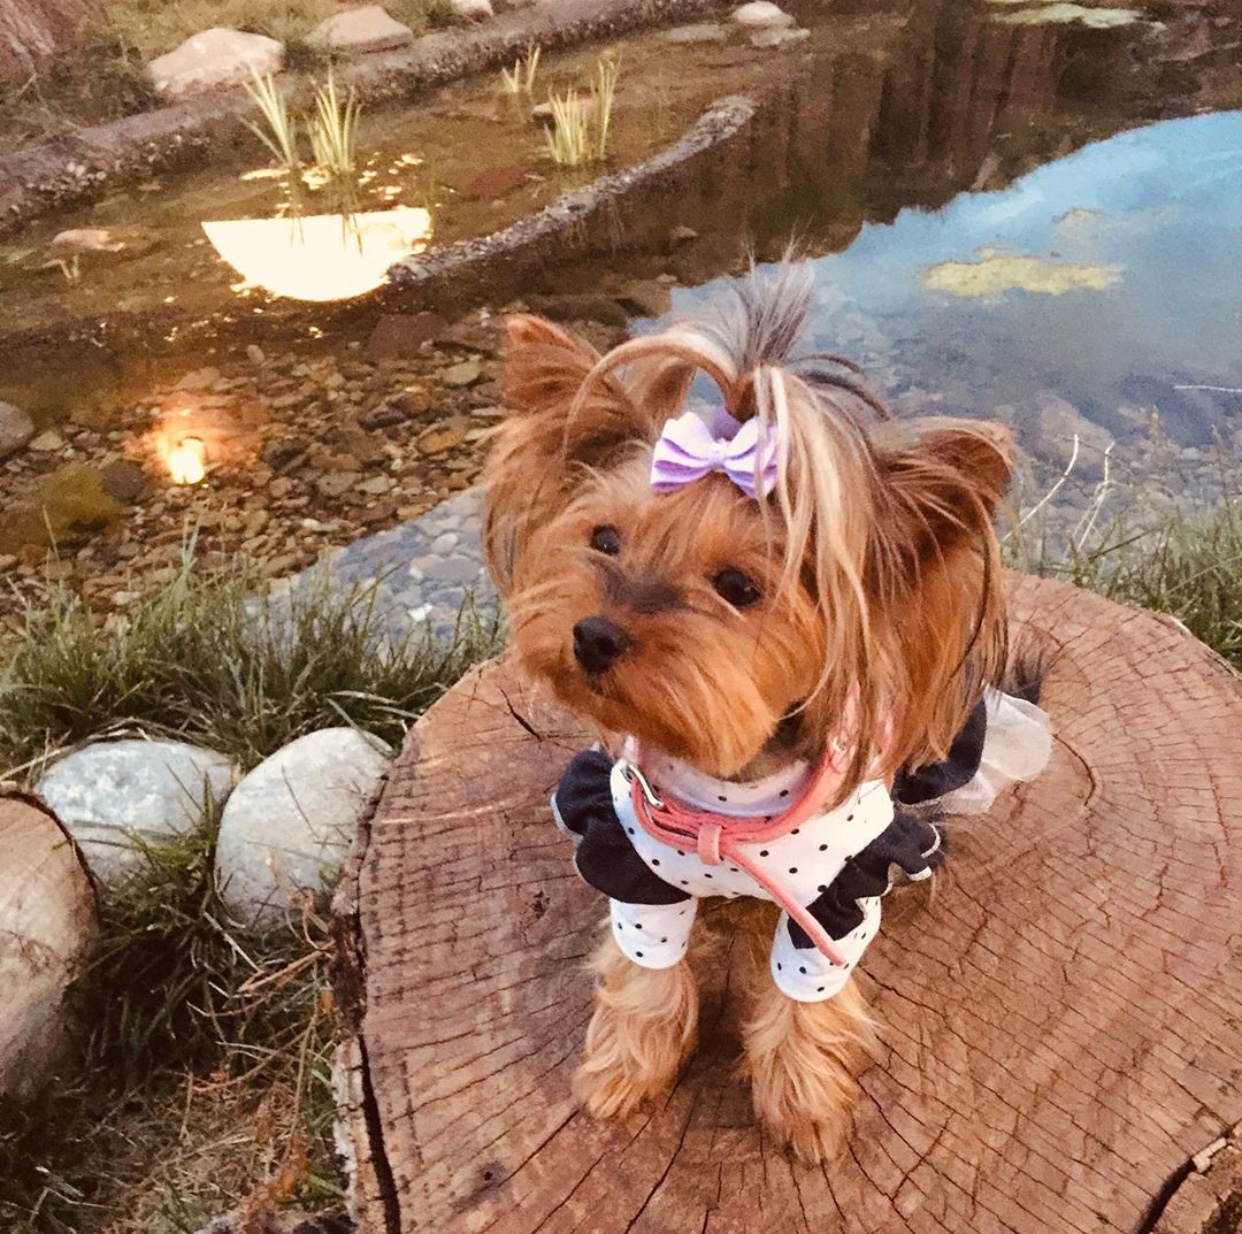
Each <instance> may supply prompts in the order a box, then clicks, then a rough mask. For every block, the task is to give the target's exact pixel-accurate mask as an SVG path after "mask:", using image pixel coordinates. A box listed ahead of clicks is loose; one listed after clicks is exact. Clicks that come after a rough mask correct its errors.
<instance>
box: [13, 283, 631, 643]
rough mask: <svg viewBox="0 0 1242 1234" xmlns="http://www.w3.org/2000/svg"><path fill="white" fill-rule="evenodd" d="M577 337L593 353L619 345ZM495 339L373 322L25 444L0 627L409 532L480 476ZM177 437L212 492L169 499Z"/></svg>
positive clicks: (612, 338)
mask: <svg viewBox="0 0 1242 1234" xmlns="http://www.w3.org/2000/svg"><path fill="white" fill-rule="evenodd" d="M514 307H516V306H514ZM543 307H544V308H545V310H546V309H547V308H548V307H549V306H548V305H547V304H544V305H543ZM551 307H552V308H555V307H556V306H555V305H552V306H551ZM614 308H615V312H616V313H617V314H618V315H619V316H620V317H621V318H622V319H624V312H623V310H622V309H621V308H620V307H619V306H614ZM573 328H575V329H577V330H578V331H579V332H581V333H583V334H585V335H586V336H587V337H590V338H591V339H592V340H593V341H594V342H595V343H596V344H597V345H598V346H601V347H608V346H611V345H612V344H613V343H615V342H616V341H618V340H619V339H620V338H621V337H622V336H623V334H624V327H623V326H620V325H618V324H615V323H614V324H612V325H605V324H602V323H599V322H589V321H588V322H580V323H575V325H574V327H573ZM502 335H503V318H502V317H500V316H492V315H489V314H488V313H487V312H486V311H483V312H479V313H476V314H473V315H471V316H470V317H467V318H465V319H463V320H462V321H459V322H457V323H456V324H453V325H448V324H446V323H444V322H443V321H441V320H440V319H437V318H433V317H432V316H431V315H430V314H420V315H415V316H412V317H407V318H387V319H383V320H382V321H381V322H380V324H379V325H378V326H377V327H376V329H375V331H374V332H373V334H372V335H371V338H370V340H369V342H368V343H366V344H361V343H357V342H355V343H353V344H351V345H348V346H346V347H345V348H343V349H341V350H340V351H339V352H334V351H324V352H323V353H321V354H319V355H315V356H307V355H305V354H294V353H279V354H273V355H270V356H269V355H265V354H264V353H263V352H262V350H261V349H260V348H258V347H257V346H254V345H252V346H251V347H250V348H248V349H247V351H246V352H243V353H241V354H239V355H238V356H237V357H235V358H234V359H232V360H231V361H230V362H227V363H226V362H220V363H219V364H218V365H217V366H213V367H210V368H200V369H196V370H194V371H191V372H189V373H186V374H184V375H183V376H182V377H181V378H180V379H179V380H178V381H176V382H174V383H171V384H168V385H164V386H160V387H158V388H156V389H155V390H153V391H151V392H150V393H148V394H145V395H143V396H142V397H140V398H138V399H136V400H135V401H134V402H133V403H132V404H130V405H127V406H122V407H121V408H118V409H116V410H114V411H112V412H110V413H102V412H101V413H96V412H94V411H91V410H84V411H79V412H77V413H75V415H74V417H73V418H72V419H71V420H70V422H68V423H67V424H64V425H62V426H59V427H57V428H54V429H48V430H45V431H43V432H41V433H39V434H37V435H36V436H35V437H34V438H33V439H32V440H31V441H30V442H29V443H28V444H27V446H26V448H25V449H22V450H19V451H18V452H16V453H15V454H13V455H12V456H10V457H9V458H8V459H7V460H5V461H4V462H0V504H2V505H3V507H4V509H5V510H6V511H7V512H8V518H7V519H6V521H5V525H4V527H3V528H2V529H0V572H2V573H3V575H4V577H5V578H6V580H7V581H8V582H9V586H8V587H7V588H5V589H4V590H3V591H0V618H3V619H7V620H8V621H10V622H12V621H13V620H14V619H15V618H16V617H17V616H18V615H19V614H20V613H21V611H22V610H23V608H24V607H25V606H26V605H27V604H34V605H36V606H37V605H38V604H39V603H40V602H41V600H42V599H43V598H44V597H45V596H46V594H47V590H48V588H49V586H55V585H63V586H65V587H68V588H71V589H73V590H76V591H79V592H81V594H82V595H84V596H85V597H86V598H87V600H88V601H89V602H90V604H91V606H92V608H93V609H94V610H95V611H96V612H97V614H99V615H100V617H101V619H102V618H103V617H106V615H107V614H108V613H111V612H116V611H120V612H123V611H124V610H125V609H126V608H127V607H128V606H129V605H131V604H132V603H133V602H134V601H135V600H136V599H137V598H138V597H139V596H140V595H141V594H142V593H143V592H144V590H145V589H147V588H150V587H151V586H155V585H158V584H159V583H161V582H163V581H166V580H167V579H168V578H170V577H171V576H172V574H173V573H174V572H175V570H176V569H177V566H178V564H179V563H180V561H181V559H182V555H183V553H184V552H185V551H186V545H187V544H189V543H191V542H192V543H193V552H194V553H195V556H196V558H197V559H198V560H199V562H200V563H201V564H202V565H203V566H204V567H205V568H208V569H210V568H211V567H213V566H215V565H219V564H222V563H223V562H224V561H225V560H226V559H230V558H235V557H241V558H243V559H245V560H246V561H248V562H250V563H252V564H253V565H254V567H255V569H256V571H257V573H258V574H259V575H260V576H261V577H263V578H267V579H278V578H281V577H283V576H287V575H292V574H295V573H297V572H298V571H301V570H303V569H306V568H307V567H309V566H311V565H313V564H314V563H316V562H318V561H321V560H323V559H325V558H328V557H331V556H333V555H334V554H335V552H336V551H337V550H339V549H340V548H342V547H343V546H345V545H347V544H349V543H351V542H353V541H355V540H357V539H359V538H360V537H363V536H366V535H368V534H369V533H374V532H378V531H383V530H385V529H387V528H392V527H394V526H398V525H401V524H404V523H407V522H409V521H411V520H415V519H418V518H419V516H421V515H423V514H425V513H427V512H428V511H429V510H431V509H432V508H433V507H435V506H437V505H439V504H440V503H441V502H443V501H444V500H445V499H446V498H449V497H452V496H453V495H454V494H456V493H460V492H463V491H464V490H466V489H468V488H469V487H470V486H471V484H472V483H473V482H474V480H475V478H476V476H477V474H478V470H479V467H480V465H481V461H482V457H483V453H484V450H485V445H486V438H487V436H488V431H489V429H490V428H491V427H492V426H493V425H494V424H495V423H496V422H497V420H498V419H499V418H500V416H501V415H502V414H503V412H502V408H501V406H500V403H501V392H500V386H499V382H498V377H499V360H498V356H499V352H500V348H501V343H502ZM187 438H188V439H191V440H194V441H200V442H202V443H204V448H205V451H206V475H205V476H204V478H203V480H202V481H201V482H200V483H194V484H175V483H173V482H172V480H171V478H170V475H169V470H168V455H169V453H170V450H171V449H173V448H175V447H176V446H177V445H178V444H179V442H180V441H182V440H185V439H187Z"/></svg>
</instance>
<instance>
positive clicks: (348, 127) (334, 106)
mask: <svg viewBox="0 0 1242 1234" xmlns="http://www.w3.org/2000/svg"><path fill="white" fill-rule="evenodd" d="M361 111H362V108H361V106H360V105H359V103H358V100H357V98H356V97H355V95H354V92H353V90H350V92H349V94H348V95H347V96H345V97H342V95H341V93H340V91H339V90H338V89H337V85H336V75H335V74H334V73H333V72H331V70H329V72H328V80H327V83H326V84H325V85H323V86H321V87H320V88H318V89H317V90H316V91H315V114H314V115H313V116H311V117H310V120H309V121H308V126H307V127H308V129H309V131H310V141H311V149H312V151H313V152H314V156H315V163H316V164H317V165H318V166H319V167H320V168H321V169H322V170H323V171H325V172H326V173H327V174H328V175H330V176H332V177H334V178H335V179H337V180H347V179H349V178H350V177H352V176H353V175H354V173H355V171H356V170H357V163H358V116H359V114H360V112H361Z"/></svg>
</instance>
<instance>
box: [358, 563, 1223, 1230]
mask: <svg viewBox="0 0 1242 1234" xmlns="http://www.w3.org/2000/svg"><path fill="white" fill-rule="evenodd" d="M1010 593H1011V600H1012V611H1013V615H1014V618H1015V621H1016V624H1017V625H1018V626H1019V627H1022V626H1025V627H1027V628H1029V629H1031V630H1032V631H1034V632H1035V633H1036V634H1037V635H1038V636H1039V637H1040V638H1041V640H1042V641H1043V642H1045V643H1046V644H1047V646H1048V648H1049V649H1050V651H1051V653H1052V657H1053V658H1052V663H1051V668H1050V671H1049V675H1048V678H1047V682H1046V687H1045V693H1044V698H1043V704H1044V706H1045V707H1046V708H1047V709H1048V710H1049V711H1050V712H1051V714H1052V717H1053V721H1054V724H1055V726H1056V730H1057V744H1056V751H1055V755H1054V760H1053V764H1052V766H1051V767H1050V768H1049V770H1048V771H1047V772H1046V773H1045V774H1044V775H1043V776H1042V777H1041V778H1040V779H1039V780H1037V781H1036V782H1035V783H1034V784H1031V785H1028V786H1025V787H1024V788H1022V789H1021V790H1020V791H1019V792H1017V793H1016V794H1014V795H1011V796H1009V797H1008V798H1005V799H1002V801H1001V802H998V804H997V806H996V807H995V809H994V810H993V811H992V813H991V814H989V815H987V816H985V817H981V818H971V819H961V820H949V823H948V835H949V844H950V853H949V860H948V862H947V864H946V866H945V868H944V870H943V871H942V872H941V874H940V875H939V876H938V879H937V885H936V887H935V889H934V891H933V893H932V894H931V896H930V897H926V896H922V895H918V894H912V895H910V896H908V897H906V898H905V899H904V901H899V902H898V903H897V904H896V905H895V906H894V907H895V911H894V912H892V913H890V914H888V920H887V922H886V928H885V929H884V930H883V931H882V932H881V936H880V938H879V939H878V940H877V942H876V943H875V944H874V945H873V946H872V948H871V949H870V950H869V951H868V953H867V957H866V959H865V961H864V963H863V966H862V968H863V973H862V977H861V981H862V985H863V989H864V991H865V993H866V994H867V996H868V997H869V999H870V1000H871V1003H872V1006H873V1009H874V1012H875V1014H876V1016H877V1017H878V1019H879V1020H880V1022H881V1024H882V1025H883V1036H884V1046H883V1049H882V1051H881V1054H880V1057H879V1058H878V1059H877V1061H876V1062H875V1064H874V1065H872V1066H870V1067H869V1068H868V1069H867V1070H866V1072H865V1073H864V1074H863V1076H862V1087H863V1091H864V1096H863V1100H862V1102H861V1104H860V1107H859V1110H858V1115H857V1118H856V1122H855V1133H854V1136H853V1139H852V1141H851V1143H850V1146H849V1149H848V1152H847V1153H846V1154H845V1156H844V1158H843V1159H842V1160H840V1161H838V1162H836V1163H834V1164H831V1165H829V1166H826V1167H824V1168H808V1167H805V1166H800V1165H796V1164H793V1163H791V1162H790V1161H788V1160H787V1159H786V1157H785V1155H784V1154H783V1153H782V1152H781V1151H780V1150H779V1148H778V1147H777V1146H776V1145H774V1144H773V1143H771V1142H770V1141H769V1140H767V1139H765V1138H764V1136H763V1135H761V1133H760V1131H759V1130H758V1128H757V1127H756V1125H755V1122H754V1118H753V1116H752V1113H751V1108H750V1101H749V1093H748V1091H747V1088H746V1086H745V1083H744V1082H743V1081H741V1080H739V1079H738V1078H737V1075H736V1062H737V1058H738V1053H739V1051H738V1041H737V1035H736V1023H737V1010H738V1009H737V1008H736V1007H734V1006H733V1003H732V1001H731V1000H730V998H729V997H728V993H727V985H728V974H729V956H728V949H727V948H728V942H727V939H728V933H727V929H726V928H725V925H726V923H725V922H724V919H723V917H722V914H721V913H719V912H717V913H712V912H710V911H709V912H707V913H705V914H704V919H703V920H702V921H701V922H700V925H699V927H698V929H699V934H700V935H701V936H702V937H701V945H700V947H699V951H698V953H697V954H696V956H695V963H696V968H697V970H698V972H699V975H700V978H701V980H702V982H703V985H704V990H705V1002H704V1019H703V1042H702V1045H701V1046H700V1049H699V1052H698V1054H697V1056H696V1057H695V1059H694V1061H693V1062H692V1064H691V1065H690V1067H689V1069H688V1070H687V1072H686V1074H685V1075H684V1076H683V1077H682V1079H681V1081H680V1083H679V1084H678V1085H677V1087H676V1089H675V1090H674V1091H673V1092H672V1093H671V1094H670V1095H669V1096H668V1097H667V1099H666V1100H663V1101H661V1102H660V1103H658V1104H657V1105H656V1106H655V1107H654V1108H652V1109H649V1110H647V1111H645V1112H642V1113H640V1114H637V1115H635V1116H633V1117H631V1118H629V1119H626V1120H623V1121H619V1122H615V1123H611V1124H598V1123H594V1122H592V1121H590V1120H589V1119H587V1118H586V1117H584V1116H583V1115H582V1114H580V1113H578V1112H577V1111H576V1110H575V1107H574V1103H573V1101H572V1099H571V1096H570V1078H571V1075H572V1073H573V1070H574V1067H575V1065H576V1062H577V1058H578V1054H579V1050H580V1048H581V1044H582V1036H583V1031H584V1028H585V1025H586V1020H587V1017H588V1014H589V1010H590V1001H591V982H590V979H589V978H588V976H587V975H586V974H585V973H584V972H583V970H582V962H583V960H584V959H585V958H586V956H587V955H588V953H589V952H590V951H591V949H592V947H593V945H594V943H595V941H596V940H597V938H598V937H599V932H600V931H599V927H600V923H601V921H602V919H603V916H604V904H603V902H602V900H601V899H600V898H599V897H598V896H597V895H596V893H594V892H593V891H591V890H590V889H589V888H587V887H586V886H585V885H583V884H582V883H581V882H579V880H578V879H577V877H576V875H575V874H574V872H573V869H572V866H571V864H570V844H569V841H567V840H566V839H564V838H563V837H562V836H561V835H560V834H559V833H558V832H557V831H556V829H555V828H554V827H553V825H552V822H551V818H550V815H549V810H548V798H549V795H550V794H551V792H552V789H553V787H554V785H555V783H556V781H557V778H558V776H559V774H560V772H561V770H562V768H563V767H564V765H565V762H566V761H567V759H568V758H569V757H570V756H571V754H573V753H574V752H576V751H577V750H578V749H580V748H581V747H582V746H583V744H584V742H585V741H586V740H587V734H585V733H584V732H583V730H582V729H581V727H580V726H579V725H578V724H577V723H576V722H575V721H574V720H572V719H571V718H570V717H569V716H567V715H566V714H565V713H564V712H563V711H562V710H561V709H560V708H559V707H557V706H556V705H554V703H553V702H552V701H551V700H550V699H549V698H547V697H546V696H545V695H544V694H542V693H541V692H539V691H538V690H535V689H533V688H531V687H530V686H528V685H525V684H523V683H522V682H520V681H519V680H518V679H517V678H516V677H515V676H514V674H513V673H512V672H511V670H510V669H509V668H508V667H507V666H506V665H505V664H504V663H503V662H501V663H498V664H490V665H487V666H485V667H484V668H482V669H481V670H479V671H476V672H474V673H472V674H471V675H470V676H469V677H467V678H466V679H465V680H464V681H462V682H461V683H460V684H459V685H458V686H457V687H456V688H455V689H454V690H453V691H452V692H451V693H450V694H449V695H448V696H446V697H445V698H444V699H443V700H442V701H441V702H440V703H438V704H437V705H436V706H435V707H434V708H433V709H432V710H431V711H430V712H428V714H427V715H426V716H425V717H424V718H423V719H422V720H421V721H420V722H419V723H418V724H417V725H416V726H415V728H414V729H413V731H412V733H411V735H410V738H409V740H408V742H407V744H406V747H405V749H404V751H403V753H402V755H401V756H400V758H399V759H398V760H397V762H396V763H395V765H394V767H393V769H392V772H391V775H390V779H389V781H388V784H387V787H386V789H385V791H384V793H383V795H382V797H381V798H380V800H379V802H378V805H377V807H376V810H375V812H374V814H373V816H372V817H371V818H370V820H369V821H368V822H366V823H364V825H363V827H362V831H361V834H360V836H359V840H358V844H357V846H356V848H355V854H354V858H353V862H352V868H351V869H350V870H348V871H347V872H346V877H345V879H344V881H343V883H342V887H341V890H340V892H339V894H338V901H337V911H338V934H339V939H340V944H341V954H340V963H339V965H338V970H339V971H338V995H339V998H340V1002H341V1006H342V1009H343V1012H344V1015H345V1019H346V1032H347V1035H346V1044H345V1047H344V1050H343V1054H342V1060H343V1064H344V1065H343V1066H342V1068H341V1069H340V1075H339V1076H338V1082H339V1089H340V1094H341V1100H342V1106H343V1111H344V1116H345V1118H346V1121H347V1127H348V1131H349V1136H350V1139H351V1141H352V1150H353V1155H354V1171H355V1184H356V1196H355V1200H356V1205H357V1209H358V1216H359V1224H360V1229H361V1230H362V1231H364V1232H365V1234H396V1232H398V1231H409V1230H431V1231H436V1232H437V1234H449V1232H452V1231H458V1230H461V1231H471V1232H473V1234H481V1232H482V1231H491V1232H493V1234H519V1232H523V1234H525V1232H531V1234H533V1232H534V1231H539V1232H540V1234H557V1232H560V1231H574V1230H576V1231H584V1232H585V1231H591V1232H594V1234H614V1232H615V1234H621V1232H622V1231H633V1232H634V1234H638V1232H640V1231H641V1232H648V1234H653V1232H659V1234H664V1232H669V1234H681V1232H683V1231H708V1232H726V1231H738V1232H741V1231H747V1232H750V1234H764V1232H766V1231H774V1232H775V1231H780V1232H781V1234H786V1232H795V1231H806V1232H808V1234H809V1232H810V1231H814V1232H815V1234H833V1232H846V1231H848V1232H850V1234H857V1232H865V1234H878V1232H882V1231H884V1232H886V1231H950V1232H952V1234H957V1232H968V1234H991V1232H992V1231H1017V1232H1020V1234H1074V1232H1081V1234H1097V1232H1100V1234H1102V1232H1104V1231H1126V1232H1127V1234H1130V1232H1134V1231H1144V1230H1150V1229H1152V1228H1153V1227H1154V1225H1155V1223H1156V1222H1157V1220H1159V1219H1160V1218H1161V1215H1162V1213H1164V1212H1165V1209H1166V1208H1169V1209H1170V1210H1171V1208H1172V1206H1169V1205H1168V1204H1167V1201H1168V1199H1169V1197H1170V1196H1171V1195H1172V1194H1173V1193H1174V1191H1175V1190H1176V1187H1177V1185H1178V1184H1179V1182H1180V1181H1181V1180H1182V1179H1183V1177H1184V1176H1185V1174H1186V1171H1187V1169H1188V1168H1189V1167H1188V1163H1189V1162H1190V1160H1191V1159H1192V1158H1193V1156H1194V1155H1195V1154H1197V1153H1200V1152H1201V1151H1203V1150H1204V1149H1205V1147H1206V1146H1208V1145H1210V1144H1212V1143H1213V1142H1214V1141H1217V1140H1218V1139H1219V1138H1220V1137H1221V1136H1222V1135H1225V1134H1227V1132H1228V1130H1229V1129H1230V1128H1231V1127H1233V1126H1234V1125H1235V1124H1237V1123H1238V1122H1240V1121H1242V1062H1240V1061H1239V1060H1242V817H1240V815H1242V688H1240V685H1239V678H1238V676H1237V674H1235V673H1234V672H1233V671H1232V670H1230V669H1229V668H1228V667H1227V666H1226V665H1225V664H1224V662H1223V661H1221V660H1220V659H1219V658H1217V657H1216V656H1215V655H1213V654H1212V653H1211V652H1210V651H1208V650H1207V649H1206V648H1204V647H1203V646H1202V645H1201V644H1199V643H1198V642H1197V641H1195V640H1194V639H1193V638H1191V637H1190V635H1188V634H1187V633H1186V632H1185V631H1184V630H1183V629H1182V628H1181V627H1179V626H1178V625H1177V623H1175V622H1173V621H1171V620H1169V619H1167V618H1161V617H1157V616H1153V615H1151V614H1148V613H1142V612H1138V611H1135V610H1131V609H1125V608H1121V607H1119V606H1117V605H1115V604H1111V603H1109V602H1107V601H1105V600H1103V599H1101V598H1099V597H1098V596H1094V595H1091V594H1088V593H1084V592H1080V591H1077V590H1075V589H1073V588H1071V587H1069V586H1067V585H1064V584H1060V583H1055V582H1049V581H1042V580H1035V579H1031V578H1023V577H1020V576H1014V577H1013V578H1012V580H1011V587H1010ZM916 900H917V901H918V903H916V902H915V901H916ZM915 910H917V911H915ZM1171 1216H1172V1211H1170V1212H1169V1213H1168V1214H1166V1218H1167V1217H1171ZM1160 1228H1161V1230H1162V1232H1163V1234H1200V1231H1199V1229H1198V1228H1196V1229H1195V1230H1193V1231H1191V1230H1190V1229H1189V1228H1186V1229H1185V1230H1183V1229H1181V1228H1172V1227H1169V1226H1168V1224H1167V1220H1166V1223H1165V1224H1162V1225H1161V1227H1160Z"/></svg>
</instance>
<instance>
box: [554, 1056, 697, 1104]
mask: <svg viewBox="0 0 1242 1234" xmlns="http://www.w3.org/2000/svg"><path fill="white" fill-rule="evenodd" d="M677 1070H678V1068H677V1067H676V1066H674V1067H672V1068H671V1069H670V1068H667V1067H652V1066H649V1065H644V1063H643V1062H642V1061H640V1060H638V1059H635V1058H632V1057H626V1056H625V1055H624V1053H623V1052H622V1051H621V1050H619V1049H615V1048H614V1049H609V1048H604V1049H602V1050H600V1051H599V1052H596V1053H588V1054H587V1056H586V1058H584V1059H583V1062H582V1066H580V1067H579V1068H578V1071H577V1074H576V1075H575V1076H574V1096H575V1097H576V1098H577V1099H578V1103H579V1105H581V1106H582V1108H583V1109H584V1110H585V1111H586V1112H587V1113H588V1114H589V1115H590V1116H591V1117H592V1118H624V1117H625V1115H627V1114H631V1113H633V1112H634V1111H635V1110H636V1109H638V1107H639V1106H640V1105H642V1103H643V1102H644V1101H646V1100H647V1098H649V1097H658V1096H659V1095H660V1094H661V1093H663V1092H666V1091H667V1090H668V1089H669V1088H671V1087H672V1086H673V1081H674V1080H675V1079H676V1078H677Z"/></svg>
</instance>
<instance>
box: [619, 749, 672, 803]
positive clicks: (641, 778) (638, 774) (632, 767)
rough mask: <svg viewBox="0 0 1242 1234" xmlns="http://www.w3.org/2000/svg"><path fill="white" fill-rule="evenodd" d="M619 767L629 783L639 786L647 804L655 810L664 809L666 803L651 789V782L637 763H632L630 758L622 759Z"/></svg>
mask: <svg viewBox="0 0 1242 1234" xmlns="http://www.w3.org/2000/svg"><path fill="white" fill-rule="evenodd" d="M617 767H618V769H619V770H620V772H621V774H622V775H623V776H624V777H625V778H626V780H627V782H628V783H630V784H634V783H637V784H638V787H639V788H640V789H641V790H642V794H643V796H644V797H645V798H646V799H647V804H648V805H649V806H651V808H652V809H653V810H663V809H664V802H663V801H661V800H660V798H659V797H658V796H657V795H656V791H655V789H653V788H652V787H651V783H650V781H649V780H648V779H647V777H646V776H645V775H643V773H642V771H640V770H639V768H638V765H637V764H636V763H632V762H630V760H629V759H628V758H622V759H618V761H617Z"/></svg>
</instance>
